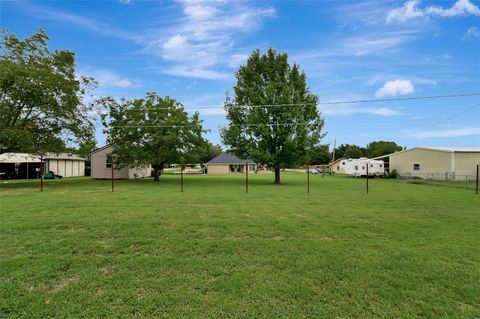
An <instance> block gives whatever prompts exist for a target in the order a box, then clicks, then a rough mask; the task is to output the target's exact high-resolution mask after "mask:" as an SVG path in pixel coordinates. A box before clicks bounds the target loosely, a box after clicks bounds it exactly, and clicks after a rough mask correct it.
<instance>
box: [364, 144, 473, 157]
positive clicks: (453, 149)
mask: <svg viewBox="0 0 480 319" xmlns="http://www.w3.org/2000/svg"><path fill="white" fill-rule="evenodd" d="M413 150H426V151H437V152H448V153H480V147H425V146H417V147H412V148H408V149H406V150H403V151H399V152H395V153H391V154H386V155H382V156H378V157H375V158H373V159H381V158H387V157H390V156H393V155H397V154H401V153H404V152H409V151H413Z"/></svg>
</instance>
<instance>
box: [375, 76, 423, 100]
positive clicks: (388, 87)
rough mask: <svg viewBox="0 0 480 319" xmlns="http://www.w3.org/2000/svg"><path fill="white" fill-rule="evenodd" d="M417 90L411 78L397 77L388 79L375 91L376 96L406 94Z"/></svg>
mask: <svg viewBox="0 0 480 319" xmlns="http://www.w3.org/2000/svg"><path fill="white" fill-rule="evenodd" d="M413 92H415V87H414V86H413V84H412V82H411V81H410V80H403V79H395V80H392V81H387V82H385V84H384V85H383V86H382V87H381V88H380V89H378V90H377V92H375V96H376V97H385V96H397V95H405V94H410V93H413Z"/></svg>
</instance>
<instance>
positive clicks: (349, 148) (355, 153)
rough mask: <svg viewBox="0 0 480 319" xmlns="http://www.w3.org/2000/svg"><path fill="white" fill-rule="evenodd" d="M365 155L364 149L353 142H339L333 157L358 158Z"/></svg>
mask: <svg viewBox="0 0 480 319" xmlns="http://www.w3.org/2000/svg"><path fill="white" fill-rule="evenodd" d="M364 156H366V150H365V149H364V148H361V147H360V146H358V145H355V144H341V145H340V146H338V147H337V148H336V149H335V158H336V159H338V158H360V157H364Z"/></svg>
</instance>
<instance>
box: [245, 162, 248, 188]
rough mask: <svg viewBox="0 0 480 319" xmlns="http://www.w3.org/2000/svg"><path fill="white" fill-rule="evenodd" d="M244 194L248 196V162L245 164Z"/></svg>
mask: <svg viewBox="0 0 480 319" xmlns="http://www.w3.org/2000/svg"><path fill="white" fill-rule="evenodd" d="M245 192H246V193H247V194H248V162H245Z"/></svg>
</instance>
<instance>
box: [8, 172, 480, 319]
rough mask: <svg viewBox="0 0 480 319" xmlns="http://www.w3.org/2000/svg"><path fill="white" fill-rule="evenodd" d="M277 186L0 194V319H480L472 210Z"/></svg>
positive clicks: (167, 181)
mask: <svg viewBox="0 0 480 319" xmlns="http://www.w3.org/2000/svg"><path fill="white" fill-rule="evenodd" d="M282 178H283V183H284V184H283V185H280V186H275V185H273V184H272V181H273V176H271V175H251V176H250V181H251V185H250V193H249V194H245V188H244V185H243V181H244V177H243V176H240V175H237V176H201V175H194V176H186V177H185V192H184V193H180V185H179V176H173V175H170V176H168V175H166V176H162V177H161V181H160V182H159V183H154V182H153V181H152V180H142V181H120V182H117V187H116V192H115V193H111V191H110V183H109V181H91V180H89V179H84V178H80V179H70V180H68V179H65V180H61V181H49V182H47V183H46V188H45V192H44V193H40V192H39V191H38V188H37V183H34V182H20V183H7V184H2V185H1V186H0V192H1V193H0V194H1V202H0V203H1V207H0V208H1V214H0V218H1V220H0V231H1V246H0V248H1V251H0V252H1V269H0V275H1V295H0V317H2V318H7V317H23V318H52V317H86V318H92V317H95V318H102V317H115V318H127V317H134V318H143V317H160V318H161V317H168V318H175V317H177V318H232V317H234V318H258V317H262V318H314V317H317V318H413V317H424V318H446V317H450V318H480V195H478V196H476V195H475V193H474V192H473V191H471V190H465V189H457V188H449V187H436V186H430V185H416V184H409V183H398V182H396V181H392V180H382V179H375V180H371V181H370V194H368V195H366V194H365V187H364V186H365V180H363V179H352V178H345V177H325V178H322V177H321V176H318V175H314V176H313V175H312V176H311V181H312V186H311V194H310V195H307V194H306V184H305V181H306V180H305V179H306V176H305V174H303V173H295V172H289V173H285V174H283V175H282Z"/></svg>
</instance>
